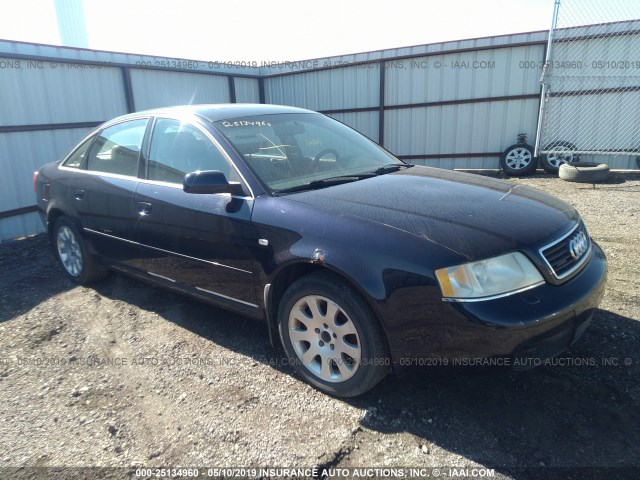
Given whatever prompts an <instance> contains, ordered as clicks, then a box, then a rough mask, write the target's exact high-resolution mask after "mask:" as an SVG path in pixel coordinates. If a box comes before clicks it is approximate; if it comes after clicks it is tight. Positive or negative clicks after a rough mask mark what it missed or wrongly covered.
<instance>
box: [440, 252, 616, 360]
mask: <svg viewBox="0 0 640 480" xmlns="http://www.w3.org/2000/svg"><path fill="white" fill-rule="evenodd" d="M606 279H607V262H606V257H605V255H604V253H603V251H602V250H601V249H600V247H599V246H598V245H597V244H595V243H594V245H593V252H592V256H591V259H589V261H588V263H587V265H586V266H585V267H584V269H583V270H582V271H581V272H580V273H579V274H578V275H576V276H575V277H574V278H572V279H571V280H569V281H567V282H565V283H563V284H562V285H550V284H545V285H541V286H540V287H537V288H534V289H532V290H528V291H526V292H523V293H520V294H516V295H511V296H508V297H504V298H500V299H496V300H490V301H486V302H472V303H455V304H451V310H452V315H451V317H449V318H448V319H447V320H446V324H445V335H444V338H443V342H442V347H443V350H445V351H448V352H449V354H448V355H450V356H453V357H464V356H467V357H469V356H473V357H493V356H509V357H515V358H516V359H518V360H519V361H518V362H517V364H518V365H522V366H526V365H527V362H528V363H530V366H535V365H536V364H538V363H539V362H540V360H544V359H546V358H552V357H555V356H557V355H559V354H560V353H562V352H563V351H564V350H565V349H566V348H568V347H569V346H570V345H572V344H574V343H575V342H576V341H577V340H578V339H579V338H580V336H581V335H582V334H583V333H584V332H585V330H586V329H587V327H588V325H589V323H590V321H591V318H592V317H593V314H594V313H595V311H596V309H597V308H598V305H600V302H601V300H602V297H603V296H604V291H605V285H606Z"/></svg>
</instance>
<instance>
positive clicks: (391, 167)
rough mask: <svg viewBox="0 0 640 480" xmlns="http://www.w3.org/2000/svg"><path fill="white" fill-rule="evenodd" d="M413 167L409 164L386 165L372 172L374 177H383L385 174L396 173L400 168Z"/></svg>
mask: <svg viewBox="0 0 640 480" xmlns="http://www.w3.org/2000/svg"><path fill="white" fill-rule="evenodd" d="M409 167H413V165H412V164H410V163H390V164H388V165H383V166H381V167H380V168H377V169H376V170H374V171H373V173H374V174H375V175H384V174H385V173H391V172H397V171H398V170H400V169H401V168H409Z"/></svg>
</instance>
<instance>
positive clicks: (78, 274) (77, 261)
mask: <svg viewBox="0 0 640 480" xmlns="http://www.w3.org/2000/svg"><path fill="white" fill-rule="evenodd" d="M53 247H54V250H55V253H56V257H57V258H58V260H59V261H60V264H61V265H62V268H63V269H64V271H65V273H66V274H67V276H68V277H69V278H70V279H71V280H72V281H74V282H75V283H78V284H81V285H85V284H87V283H91V282H95V281H97V280H100V279H101V278H104V277H105V276H106V274H107V273H108V270H107V269H106V268H105V267H104V266H102V265H100V263H98V262H97V260H96V259H95V257H94V256H93V255H91V254H90V253H89V251H88V249H87V245H86V242H85V241H84V239H83V238H82V237H81V236H80V233H79V232H78V229H77V227H76V226H75V225H74V223H73V221H72V220H71V219H70V218H69V217H65V216H62V217H60V218H58V219H57V220H56V223H55V224H54V226H53Z"/></svg>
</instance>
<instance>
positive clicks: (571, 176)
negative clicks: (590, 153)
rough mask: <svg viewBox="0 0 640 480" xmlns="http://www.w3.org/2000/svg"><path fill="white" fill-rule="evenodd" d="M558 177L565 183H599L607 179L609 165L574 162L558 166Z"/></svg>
mask: <svg viewBox="0 0 640 480" xmlns="http://www.w3.org/2000/svg"><path fill="white" fill-rule="evenodd" d="M558 175H559V176H560V178H561V179H563V180H566V181H567V182H578V183H600V182H606V181H607V179H608V178H609V165H607V164H606V163H591V162H575V163H565V164H564V165H560V170H559V172H558Z"/></svg>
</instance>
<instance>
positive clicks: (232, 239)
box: [135, 118, 257, 308]
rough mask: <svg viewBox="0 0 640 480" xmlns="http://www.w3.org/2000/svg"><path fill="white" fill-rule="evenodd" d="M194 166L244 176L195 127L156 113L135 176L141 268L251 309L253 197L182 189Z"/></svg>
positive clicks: (230, 176)
mask: <svg viewBox="0 0 640 480" xmlns="http://www.w3.org/2000/svg"><path fill="white" fill-rule="evenodd" d="M197 170H200V171H204V170H219V171H221V172H222V173H224V174H225V176H226V177H227V180H229V181H242V180H241V178H240V175H239V174H238V172H237V171H236V169H235V168H234V167H233V165H232V164H231V163H230V161H229V159H228V157H227V156H226V155H225V154H224V153H223V152H222V151H221V149H220V148H219V146H218V145H217V144H215V143H214V141H213V140H212V137H210V136H209V135H208V134H207V133H206V132H205V131H204V130H203V129H202V128H201V127H199V126H196V125H192V124H189V123H183V122H181V121H180V120H177V119H171V118H157V119H156V120H155V123H154V126H153V130H152V134H151V139H150V146H149V154H148V158H147V160H146V179H144V180H141V181H140V183H139V184H138V186H137V190H136V194H135V204H136V208H137V214H138V220H137V223H136V238H137V241H138V242H139V243H140V245H141V248H142V249H143V252H144V259H145V262H146V269H147V272H148V274H149V275H151V276H154V277H156V279H158V278H159V279H162V280H164V281H166V282H170V283H178V284H181V285H183V286H187V287H191V288H193V289H196V290H197V291H198V293H199V294H201V295H205V296H209V297H211V299H213V300H214V301H219V302H222V303H225V304H230V305H232V306H233V305H234V304H235V306H236V307H238V306H240V307H243V308H246V307H250V308H256V296H255V291H254V286H253V274H252V270H253V261H252V258H253V255H252V247H253V246H255V244H257V235H256V234H255V233H253V229H252V228H251V223H250V220H251V210H252V208H253V198H252V197H251V196H249V195H247V196H232V195H230V194H204V195H203V194H193V193H186V192H184V191H183V190H182V184H183V179H184V175H185V174H186V173H190V172H193V171H197ZM247 192H248V190H247ZM238 304H240V305H238Z"/></svg>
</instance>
